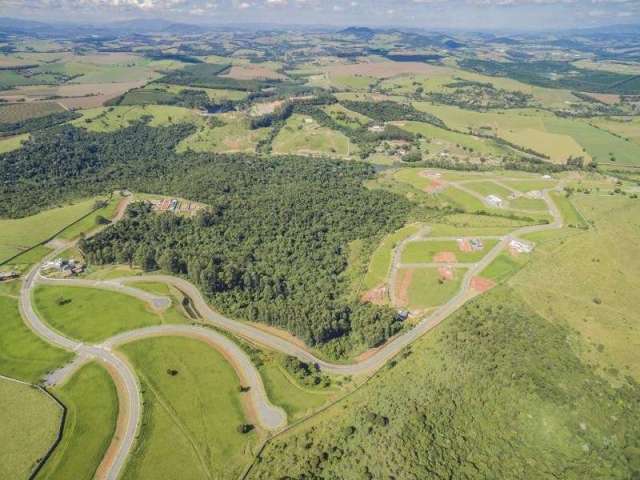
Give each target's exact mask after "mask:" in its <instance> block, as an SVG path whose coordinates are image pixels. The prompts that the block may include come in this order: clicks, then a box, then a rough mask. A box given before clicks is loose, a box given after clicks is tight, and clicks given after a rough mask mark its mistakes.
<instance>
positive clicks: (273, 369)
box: [259, 359, 334, 422]
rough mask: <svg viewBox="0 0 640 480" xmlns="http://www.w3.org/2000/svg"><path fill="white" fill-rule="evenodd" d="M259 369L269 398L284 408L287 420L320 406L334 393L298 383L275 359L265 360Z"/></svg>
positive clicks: (293, 419) (306, 413)
mask: <svg viewBox="0 0 640 480" xmlns="http://www.w3.org/2000/svg"><path fill="white" fill-rule="evenodd" d="M259 370H260V374H261V375H262V381H263V382H264V387H265V390H266V391H267V395H268V396H269V399H270V400H271V401H272V402H273V404H274V405H277V406H279V407H281V408H283V409H284V411H285V412H286V413H287V417H288V420H289V422H292V421H295V420H297V419H299V418H301V417H303V416H305V415H308V414H309V413H311V412H312V411H313V410H315V409H317V408H319V407H321V406H322V405H324V404H325V403H327V401H329V400H330V399H331V398H332V394H333V393H334V392H333V391H326V390H320V389H313V388H309V387H306V386H304V385H300V384H299V383H298V382H296V380H295V379H293V378H292V377H291V375H290V374H289V373H288V372H287V371H285V370H284V368H283V367H281V366H280V365H279V364H278V362H277V361H276V360H275V359H271V360H267V361H266V362H265V363H264V364H263V365H262V366H261V367H260V368H259Z"/></svg>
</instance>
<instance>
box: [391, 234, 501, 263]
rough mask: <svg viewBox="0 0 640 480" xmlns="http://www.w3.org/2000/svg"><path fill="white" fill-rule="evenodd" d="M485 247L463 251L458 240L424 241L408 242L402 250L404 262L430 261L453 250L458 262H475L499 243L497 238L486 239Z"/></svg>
mask: <svg viewBox="0 0 640 480" xmlns="http://www.w3.org/2000/svg"><path fill="white" fill-rule="evenodd" d="M483 243H484V249H483V250H480V251H475V252H463V251H461V250H460V249H459V248H458V243H457V242H456V241H424V242H410V243H407V245H406V246H405V249H404V250H403V252H402V256H401V259H400V261H401V262H402V263H430V262H433V256H434V255H436V254H437V253H439V252H453V253H454V254H455V255H456V258H457V260H458V262H462V263H473V262H477V261H478V260H481V259H482V257H484V256H485V255H486V254H487V252H488V251H489V250H491V249H492V248H493V247H494V245H495V244H496V243H497V240H484V241H483Z"/></svg>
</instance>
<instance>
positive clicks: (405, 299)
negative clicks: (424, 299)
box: [396, 269, 413, 306]
mask: <svg viewBox="0 0 640 480" xmlns="http://www.w3.org/2000/svg"><path fill="white" fill-rule="evenodd" d="M401 275H402V276H401V277H400V280H399V281H398V282H397V287H396V288H397V290H398V291H397V292H396V303H397V304H398V306H406V305H409V287H410V286H411V281H412V280H413V270H410V269H409V270H403V271H402V273H401Z"/></svg>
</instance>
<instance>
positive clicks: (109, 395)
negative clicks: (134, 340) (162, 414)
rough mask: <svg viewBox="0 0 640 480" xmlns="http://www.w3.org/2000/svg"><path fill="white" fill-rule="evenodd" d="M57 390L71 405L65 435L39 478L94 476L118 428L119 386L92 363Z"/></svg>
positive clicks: (82, 478)
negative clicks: (117, 387)
mask: <svg viewBox="0 0 640 480" xmlns="http://www.w3.org/2000/svg"><path fill="white" fill-rule="evenodd" d="M55 394H56V395H57V396H58V398H59V399H60V401H62V403H63V404H64V405H65V406H66V407H67V418H66V420H65V426H64V428H65V429H64V435H63V437H62V442H61V443H60V445H58V447H57V448H56V450H55V451H54V454H53V455H52V457H51V458H50V459H49V460H48V461H47V463H46V464H45V466H44V468H43V469H42V471H41V472H40V474H39V475H38V476H37V478H38V479H52V480H57V479H60V480H62V479H67V478H73V479H74V480H91V479H92V478H94V474H95V472H96V469H97V468H98V466H99V465H100V462H101V461H102V458H103V456H104V453H105V451H106V450H107V448H108V447H109V444H110V443H111V439H112V437H113V432H114V431H115V428H116V419H117V418H118V395H117V392H116V387H115V385H114V384H113V381H112V380H111V377H110V376H109V374H108V373H107V371H106V370H105V369H104V368H103V367H101V366H100V365H98V364H97V363H91V364H88V365H85V366H84V367H82V368H81V369H80V370H79V371H78V372H76V373H75V375H74V376H73V377H72V378H71V380H69V381H68V382H67V383H66V384H64V385H62V386H58V387H56V389H55Z"/></svg>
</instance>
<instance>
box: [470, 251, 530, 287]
mask: <svg viewBox="0 0 640 480" xmlns="http://www.w3.org/2000/svg"><path fill="white" fill-rule="evenodd" d="M528 259H529V257H528V256H526V255H519V256H517V257H514V256H513V255H511V254H510V253H509V252H501V253H500V254H499V255H498V256H497V257H496V258H495V260H494V261H493V262H491V263H490V264H489V265H487V268H485V269H484V270H483V271H482V272H480V276H481V277H484V278H488V279H489V280H493V281H494V282H496V283H502V282H504V281H505V280H507V279H508V278H510V277H511V276H512V275H513V274H515V273H516V272H517V271H518V270H520V269H521V268H522V267H523V266H524V265H525V264H526V263H527V261H528Z"/></svg>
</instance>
